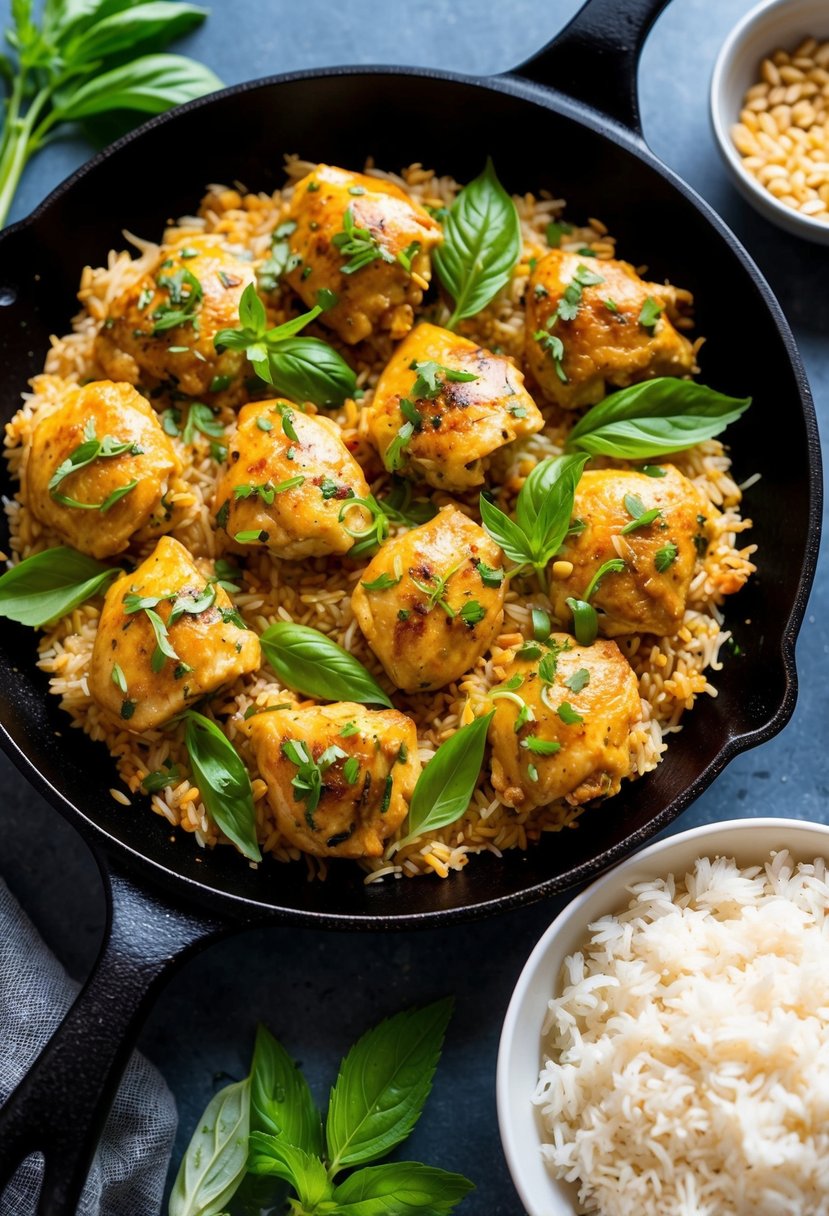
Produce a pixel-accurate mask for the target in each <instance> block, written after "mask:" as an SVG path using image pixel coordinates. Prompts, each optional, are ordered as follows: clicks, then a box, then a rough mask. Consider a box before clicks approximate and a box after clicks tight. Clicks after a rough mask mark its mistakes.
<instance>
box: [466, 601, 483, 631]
mask: <svg viewBox="0 0 829 1216" xmlns="http://www.w3.org/2000/svg"><path fill="white" fill-rule="evenodd" d="M459 616H460V618H461V620H462V621H463V623H464V625H466V626H468V628H470V629H474V628H475V626H476V625H479V624H480V623H481V621H482V620H483V619H484V617H485V616H486V609H485V608H483V607H481V605H480V604H479V603H478V601H477V600H468V601H467V602H466V603H465V604H464V606H463V607H462V608H461V610H460V613H459Z"/></svg>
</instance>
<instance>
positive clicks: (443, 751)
mask: <svg viewBox="0 0 829 1216" xmlns="http://www.w3.org/2000/svg"><path fill="white" fill-rule="evenodd" d="M493 713H494V710H493V711H490V713H488V714H486V715H484V717H482V718H476V719H475V721H474V722H470V723H469V725H468V726H462V727H461V729H460V730H458V731H456V732H455V734H454V735H450V737H449V738H448V739H447V740H446V742H445V743H441V745H440V747H439V748H438V750H437V751H436V752H435V754H434V756H433V757H432V759H431V760H430V761H429V763H428V764H427V765H426V767H425V768H424V769H423V772H422V773H421V774H420V776H419V777H418V779H417V785H416V786H415V788H414V793H413V795H412V801H411V805H410V807H409V818H408V820H407V821H406V827H407V836H406V837H405V840H409V839H411V837H413V836H419V835H421V834H422V833H423V832H433V831H436V830H437V829H438V828H444V827H446V826H447V825H448V824H450V823H454V822H455V820H456V819H459V818H460V816H461V815H463V813H464V811H465V810H466V809H467V807H468V806H469V803H470V801H471V799H472V794H473V792H474V790H475V785H476V783H477V781H478V776H479V774H480V772H481V765H482V764H483V760H484V748H485V746H486V733H487V730H488V729H489V723H490V720H491V718H492V714H493ZM401 843H403V842H402V841H401Z"/></svg>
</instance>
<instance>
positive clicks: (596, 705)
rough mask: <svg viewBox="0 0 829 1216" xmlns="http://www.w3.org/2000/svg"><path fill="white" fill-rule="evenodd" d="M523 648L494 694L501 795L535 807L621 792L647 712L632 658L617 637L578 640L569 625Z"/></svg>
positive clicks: (492, 737) (495, 777) (495, 774)
mask: <svg viewBox="0 0 829 1216" xmlns="http://www.w3.org/2000/svg"><path fill="white" fill-rule="evenodd" d="M523 649H524V650H525V651H526V652H528V657H526V658H521V657H519V655H520V653H521V651H520V649H519V650H518V651H516V652H514V657H513V659H512V661H511V662H508V663H507V664H506V665H505V670H504V681H503V683H502V684H500V685H499V686H498V688H497V689H496V690H494V694H490V695H491V696H492V699H493V702H494V705H495V716H494V717H493V719H492V722H491V723H490V727H489V741H490V743H491V745H492V784H493V786H494V787H495V790H496V791H497V793H498V796H499V797H500V799H501V801H502V802H504V803H506V805H507V806H512V807H517V808H519V809H520V810H534V809H535V808H536V807H540V806H546V805H547V804H548V803H550V802H554V801H555V800H556V799H557V798H565V799H566V800H567V802H569V803H570V805H571V806H580V805H581V804H582V803H583V802H589V801H590V800H591V799H593V798H607V797H609V796H610V795H611V794H616V793H618V791H619V786H620V785H621V782H622V778H623V777H627V776H628V774H629V773H630V772H631V771H632V768H633V765H632V761H631V748H630V742H629V740H630V733H631V730H632V729H633V727H634V726H635V725H636V724H637V723H638V722H639V720H640V718H641V716H642V703H641V700H640V697H639V690H638V686H637V683H636V676H635V675H634V673H633V669H632V668H631V666H630V664H629V663H628V661H627V659H626V658H625V657H624V655H623V654H622V652H621V651H620V650H619V647H618V646H617V645H616V643H615V642H606V641H604V640H603V639H601V638H600V639H599V640H598V641H596V642H594V643H593V645H592V646H579V645H578V644H577V642H576V641H575V639H574V638H571V637H569V636H568V634H566V633H555V634H553V635H552V637H551V638H550V640H549V644H548V645H541V644H536V643H528V644H527V645H525V647H523ZM539 651H540V652H541V653H540V654H539Z"/></svg>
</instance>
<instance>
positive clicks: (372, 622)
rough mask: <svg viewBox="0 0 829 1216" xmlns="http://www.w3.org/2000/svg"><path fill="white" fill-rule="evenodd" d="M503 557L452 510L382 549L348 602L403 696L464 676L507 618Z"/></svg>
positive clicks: (468, 520)
mask: <svg viewBox="0 0 829 1216" xmlns="http://www.w3.org/2000/svg"><path fill="white" fill-rule="evenodd" d="M503 559H504V555H503V553H502V552H501V550H500V549H499V548H498V546H497V545H496V544H495V543H494V541H492V540H490V538H489V537H488V536H487V534H486V533H485V532H484V531H483V529H482V528H479V527H478V525H477V524H476V523H473V522H472V520H471V519H468V518H467V517H466V516H465V515H463V514H462V513H461V512H460V511H459V510H458V509H457V507H454V506H449V507H444V508H443V510H442V511H440V512H439V513H438V514H437V515H436V516H435V518H434V519H432V520H430V521H429V523H426V524H421V526H420V527H419V528H412V530H411V531H410V532H406V533H404V534H403V535H401V536H398V537H396V538H395V539H394V540H392V541H389V542H388V543H387V544H385V545H384V546H383V548H382V549H381V550H380V552H379V553H378V554H377V556H376V557H375V558H374V559H373V561H371V562H370V563H369V565H368V566H367V568H366V570H365V572H364V573H363V577H362V579H361V580H360V582H359V583H358V584H357V586H356V588H355V590H354V594H353V595H352V597H351V607H352V608H353V609H354V615H355V616H356V618H357V622H358V624H359V626H360V628H361V629H362V631H363V633H364V634H365V636H366V640H367V641H368V644H369V646H371V649H372V650H373V651H374V653H375V654H376V655H377V657H378V659H379V660H380V662H381V663H382V664H383V666H384V667H385V669H386V671H387V672H388V675H389V678H390V679H391V680H392V681H393V682H394V684H396V686H397V687H398V688H402V689H403V690H404V691H405V692H421V691H423V690H425V689H433V688H442V687H443V685H444V684H449V683H450V682H451V681H452V680H456V679H457V678H458V677H459V676H461V675H463V673H464V672H465V671H468V670H469V669H470V667H472V666H473V665H474V663H475V662H476V660H477V659H478V658H480V656H481V655H482V654H483V653H484V651H485V650H486V648H487V647H488V646H489V644H490V642H491V641H492V639H493V638H494V637H495V635H496V634H497V632H498V630H499V629H500V628H501V622H502V621H503V619H504V593H505V590H506V584H505V582H504V572H503Z"/></svg>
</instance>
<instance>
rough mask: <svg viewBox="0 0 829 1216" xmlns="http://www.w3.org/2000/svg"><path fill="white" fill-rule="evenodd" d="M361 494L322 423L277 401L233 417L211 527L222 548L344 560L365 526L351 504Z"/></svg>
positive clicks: (344, 455)
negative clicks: (220, 534)
mask: <svg viewBox="0 0 829 1216" xmlns="http://www.w3.org/2000/svg"><path fill="white" fill-rule="evenodd" d="M368 492H369V489H368V484H367V482H366V479H365V477H364V475H363V470H362V469H361V468H360V466H359V465H358V464H357V461H356V460H355V459H354V457H353V456H352V455H351V453H350V452H349V450H348V448H347V447H346V446H345V444H344V443H343V441H342V438H341V435H340V428H339V427H338V426H337V425H336V423H334V422H332V421H331V419H330V418H324V417H321V416H320V415H309V414H304V413H303V412H302V410H301V409H299V407H298V406H296V405H294V404H293V402H291V401H286V400H285V399H284V398H279V399H276V400H271V401H255V402H251V403H250V405H246V406H245V408H244V409H243V410H241V411H240V412H239V422H238V425H237V428H236V433H235V435H234V436H233V438H232V440H231V443H230V447H229V450H228V457H227V467H226V469H225V471H224V473H223V475H222V477H221V478H220V480H219V483H218V485H217V487H216V496H215V500H214V512H215V517H216V522H217V524H218V526H219V527H220V528H222V529H223V530H224V532H225V533H226V535H227V537H228V546H229V547H230V548H235V549H236V550H238V551H244V549H246V548H247V547H249V546H250V545H258V546H264V547H266V548H268V549H270V551H271V552H272V553H273V554H274V555H275V556H277V557H285V558H299V557H316V556H322V555H325V554H327V553H347V552H348V550H349V549H350V548H351V546H352V545H353V544H354V537H353V536H352V535H351V533H352V532H358V531H361V530H362V529H364V528H365V527H366V525H367V524H368V522H369V515H368V512H367V511H366V510H365V508H364V507H362V506H360V505H359V503H356V502H355V503H354V504H353V505H351V506H349V503H350V501H351V500H352V499H355V498H356V499H363V498H365V497H366V496H367V495H368Z"/></svg>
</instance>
